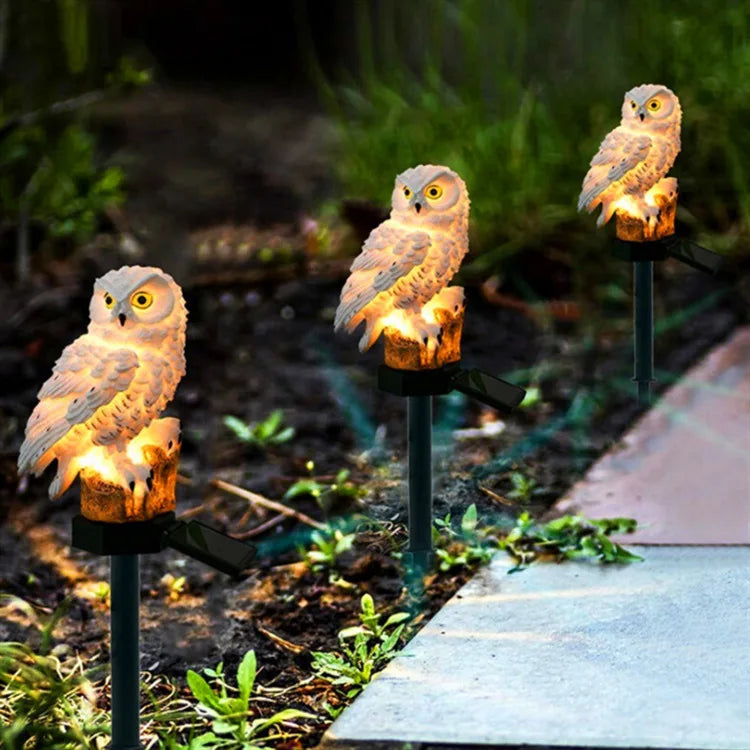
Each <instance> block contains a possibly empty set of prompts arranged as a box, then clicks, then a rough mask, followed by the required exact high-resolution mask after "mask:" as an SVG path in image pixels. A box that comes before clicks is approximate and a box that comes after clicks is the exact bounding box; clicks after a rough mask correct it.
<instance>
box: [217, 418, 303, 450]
mask: <svg viewBox="0 0 750 750" xmlns="http://www.w3.org/2000/svg"><path fill="white" fill-rule="evenodd" d="M222 421H223V422H224V425H225V426H226V427H228V428H229V429H230V430H231V431H232V432H233V433H234V434H235V435H236V436H237V437H238V438H239V439H240V440H241V441H242V442H243V443H247V444H248V445H252V446H254V447H256V448H259V449H261V450H267V449H268V448H270V447H272V446H274V445H281V444H282V443H287V442H289V441H290V440H291V439H292V438H293V437H294V427H285V426H284V424H283V421H284V412H283V411H282V410H281V409H274V411H272V412H271V413H270V414H269V415H268V416H267V417H266V418H265V419H264V420H262V421H260V422H252V423H247V422H243V421H242V420H241V419H239V418H238V417H233V416H232V415H230V414H228V415H227V416H225V417H224V419H223V420H222Z"/></svg>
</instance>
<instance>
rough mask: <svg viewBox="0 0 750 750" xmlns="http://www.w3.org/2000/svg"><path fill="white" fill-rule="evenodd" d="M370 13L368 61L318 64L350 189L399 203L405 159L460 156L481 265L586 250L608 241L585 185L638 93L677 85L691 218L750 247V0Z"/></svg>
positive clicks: (464, 6)
mask: <svg viewBox="0 0 750 750" xmlns="http://www.w3.org/2000/svg"><path fill="white" fill-rule="evenodd" d="M356 11H357V12H356V15H355V18H354V29H355V39H356V47H357V49H358V58H357V64H356V65H355V66H354V67H353V69H352V70H350V71H348V72H347V73H346V74H344V75H342V76H339V77H338V78H333V77H331V76H327V75H326V74H324V73H323V72H322V71H321V69H320V68H319V67H315V68H314V69H316V70H317V81H318V87H319V89H320V90H321V91H322V92H323V93H324V96H325V101H326V104H327V106H328V107H329V109H330V111H331V112H332V113H333V115H334V117H335V119H336V122H337V125H338V132H339V137H340V142H341V152H340V157H339V160H338V162H337V169H338V174H339V177H340V179H341V182H342V185H343V186H344V189H345V190H346V191H347V192H348V193H349V194H352V195H356V196H366V197H368V198H371V199H373V200H376V201H378V202H381V203H386V202H387V200H388V199H389V196H390V191H391V189H392V182H393V176H394V174H397V173H398V172H399V171H401V170H402V169H403V168H404V167H405V166H406V165H411V164H412V163H414V162H415V161H416V160H419V161H422V162H433V163H445V164H449V165H451V166H452V167H453V168H455V169H456V170H457V171H458V172H459V173H460V174H461V175H462V176H463V177H464V179H465V180H466V182H467V184H468V186H469V191H470V195H471V199H472V219H473V224H474V230H475V242H476V245H475V249H476V250H478V252H479V256H478V257H477V258H476V260H475V262H474V264H473V268H474V269H475V270H477V271H481V272H486V271H489V270H493V269H496V268H497V267H498V266H500V265H502V263H503V260H504V259H505V258H506V257H507V256H508V255H510V254H513V253H515V252H517V251H518V250H520V249H521V248H527V247H529V246H536V245H540V246H543V245H545V244H548V243H554V244H559V243H560V242H561V241H562V242H564V243H565V244H566V245H568V246H575V245H576V244H577V243H578V242H586V239H585V238H586V237H590V236H591V235H592V234H593V231H592V226H591V225H592V222H591V221H590V220H588V219H577V215H576V211H575V202H576V197H577V195H578V192H579V191H580V184H581V180H582V177H583V175H584V174H585V172H586V169H587V167H588V162H589V160H590V159H591V157H592V156H593V154H594V153H596V150H597V148H598V146H599V143H600V141H601V140H602V138H603V137H604V135H605V134H606V133H607V132H608V131H609V130H610V129H612V128H613V127H614V126H615V125H617V124H618V123H619V118H620V112H619V111H620V105H621V102H622V97H623V94H624V92H625V91H627V90H628V89H630V88H631V87H633V86H635V85H638V84H640V83H646V82H653V83H663V84H666V85H667V86H669V87H670V88H672V89H673V90H674V91H675V92H676V93H677V94H678V96H679V97H680V100H681V102H682V106H683V111H684V117H683V131H682V132H683V135H682V142H683V148H682V154H681V155H680V157H679V158H678V161H677V164H676V166H675V168H674V170H673V172H672V173H673V174H675V175H676V176H677V177H678V178H679V181H680V189H681V201H680V214H679V218H680V220H681V221H682V222H683V223H684V224H686V225H688V226H689V227H690V229H691V230H692V231H693V232H694V233H695V234H697V235H698V236H700V237H701V239H703V240H704V241H705V242H706V243H707V244H710V245H711V246H712V247H713V248H714V249H716V250H719V251H725V252H729V251H740V250H745V251H746V250H747V248H748V239H750V192H749V191H750V183H749V181H748V161H747V159H746V158H745V156H744V155H745V154H746V153H747V151H748V148H750V128H748V124H750V123H748V116H749V115H750V33H749V32H750V12H749V11H750V7H749V6H748V3H747V2H742V1H740V0H736V1H732V0H729V1H728V2H723V3H720V4H716V3H714V2H711V0H685V1H684V2H680V3H664V2H659V0H639V2H637V3H636V2H633V3H611V2H605V1H604V0H556V1H555V2H551V1H550V0H505V1H503V2H497V1H496V0H446V1H445V2H432V1H431V0H413V2H409V3H401V2H398V1H397V0H382V1H381V2H376V3H365V2H360V3H357V4H356ZM312 60H313V63H314V58H312Z"/></svg>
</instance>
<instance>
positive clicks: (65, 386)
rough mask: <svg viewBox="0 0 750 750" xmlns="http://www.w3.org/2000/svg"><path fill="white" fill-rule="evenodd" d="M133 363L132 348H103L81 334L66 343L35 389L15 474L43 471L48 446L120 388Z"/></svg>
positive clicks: (134, 366) (131, 373) (135, 359)
mask: <svg viewBox="0 0 750 750" xmlns="http://www.w3.org/2000/svg"><path fill="white" fill-rule="evenodd" d="M137 369H138V357H137V356H136V354H135V352H133V351H131V350H130V349H115V350H108V351H103V350H102V347H101V346H99V345H97V344H95V343H91V342H90V341H87V336H85V335H84V336H81V338H79V339H77V340H76V341H74V342H73V343H72V344H70V346H68V347H66V349H65V350H64V351H63V353H62V355H61V357H60V359H58V360H57V362H56V363H55V368H54V370H55V373H54V375H53V376H52V377H51V378H50V379H49V380H48V381H47V382H46V383H45V384H44V385H43V386H42V388H41V390H40V391H39V403H38V404H37V406H36V408H35V409H34V412H33V413H32V415H31V418H30V419H29V422H28V424H27V426H26V438H25V440H24V442H23V445H22V446H21V452H20V454H19V457H18V471H19V474H23V473H26V472H28V471H31V470H34V471H35V472H37V473H38V472H41V471H43V470H44V468H45V467H46V465H47V464H48V463H49V462H50V461H52V459H53V458H54V455H45V454H48V451H49V450H50V448H52V447H53V446H54V445H55V444H56V443H57V442H58V441H59V440H60V439H61V438H63V437H64V436H65V435H66V434H67V433H68V431H69V430H70V429H71V428H73V427H74V426H75V425H77V424H83V423H85V422H87V421H88V420H89V419H91V417H93V416H94V414H95V413H96V411H97V410H98V409H99V408H100V407H102V406H104V405H106V404H108V403H110V402H111V401H112V400H113V399H114V398H115V397H116V396H117V395H118V394H120V393H122V392H123V391H125V390H126V389H127V388H128V386H129V385H130V383H131V381H132V380H133V378H134V376H135V373H136V370H137ZM40 459H43V460H41V461H40Z"/></svg>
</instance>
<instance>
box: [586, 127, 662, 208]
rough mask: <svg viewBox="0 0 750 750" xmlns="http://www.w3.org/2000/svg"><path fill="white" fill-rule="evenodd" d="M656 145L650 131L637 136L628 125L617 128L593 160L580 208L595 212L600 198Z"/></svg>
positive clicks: (636, 166) (641, 161)
mask: <svg viewBox="0 0 750 750" xmlns="http://www.w3.org/2000/svg"><path fill="white" fill-rule="evenodd" d="M652 146H653V141H652V139H651V137H650V136H648V135H646V134H639V135H637V136H634V135H632V133H630V132H629V131H627V130H626V129H625V128H615V129H614V130H613V131H612V132H611V133H609V134H608V135H607V137H606V138H605V139H604V140H603V141H602V145H601V146H600V147H599V151H598V152H597V153H596V155H595V156H594V158H593V159H592V160H591V169H589V171H588V173H587V174H586V177H585V178H584V180H583V189H582V190H581V195H580V197H579V198H578V210H579V211H582V210H583V209H584V208H585V209H587V210H588V211H593V210H594V209H595V208H596V206H597V205H598V203H599V201H597V200H596V199H597V198H598V197H599V196H600V195H601V194H602V193H603V192H604V191H605V190H606V189H607V188H608V187H610V185H613V184H614V183H616V182H619V181H620V180H622V179H624V178H625V177H626V176H627V175H628V173H629V172H631V171H633V170H635V169H637V168H638V167H639V166H640V165H641V164H643V163H644V162H645V161H646V159H647V158H648V155H649V152H650V151H651V148H652Z"/></svg>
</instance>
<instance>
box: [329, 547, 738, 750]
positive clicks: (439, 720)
mask: <svg viewBox="0 0 750 750" xmlns="http://www.w3.org/2000/svg"><path fill="white" fill-rule="evenodd" d="M636 549H637V551H638V552H639V553H640V554H642V555H644V557H645V558H646V561H645V562H643V563H637V564H632V565H629V566H624V567H614V566H609V567H608V566H597V565H593V564H588V563H565V564H561V565H552V564H539V565H536V566H532V567H531V568H530V569H528V570H525V571H523V572H520V573H515V574H513V575H508V574H507V570H508V566H509V561H508V559H507V558H506V557H505V556H504V555H499V556H498V557H496V558H495V560H494V561H493V562H492V564H491V565H490V566H489V567H488V568H486V569H484V570H483V571H481V572H480V573H479V574H478V575H477V576H476V577H475V578H474V579H473V580H472V581H470V582H469V583H468V584H467V585H466V586H464V587H463V589H461V591H460V592H459V593H458V594H457V595H456V596H454V597H453V598H452V599H451V600H450V601H449V602H448V604H447V605H446V606H445V607H444V608H443V609H442V610H441V611H440V612H438V614H437V615H435V617H434V618H433V619H432V620H431V621H430V622H429V623H428V624H427V625H426V626H425V627H424V628H423V629H422V631H420V632H419V633H418V634H417V636H416V637H415V638H414V639H413V640H412V641H411V643H409V644H408V646H407V647H406V648H405V649H404V650H403V652H402V653H401V654H400V655H399V656H397V657H396V659H394V661H393V662H391V664H390V665H389V666H388V667H387V668H386V669H385V670H384V671H383V672H382V673H380V674H379V675H378V676H377V677H376V678H375V680H374V681H373V682H372V683H371V684H370V685H369V686H368V687H367V688H366V689H365V691H364V692H363V694H362V695H361V696H360V697H359V698H358V699H357V700H356V701H355V702H354V703H353V704H352V706H350V707H349V708H348V709H347V710H346V711H344V713H343V714H342V715H341V716H340V717H339V718H338V720H337V721H336V722H335V723H334V724H333V726H332V727H331V729H330V730H329V731H328V734H327V735H326V740H327V741H328V742H332V743H339V744H341V745H345V746H352V745H353V746H358V745H359V746H361V745H362V743H365V744H366V743H369V742H415V743H445V744H451V745H462V744H463V745H467V744H474V745H476V744H485V745H502V746H510V747H514V746H518V745H526V746H532V747H534V746H544V747H547V746H566V747H573V748H590V747H613V748H625V747H627V748H672V749H680V750H681V749H684V748H689V749H690V750H704V749H709V748H710V750H748V748H750V610H749V609H748V607H749V604H748V602H750V596H748V595H749V594H750V548H747V547H687V548H680V547H642V548H636Z"/></svg>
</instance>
